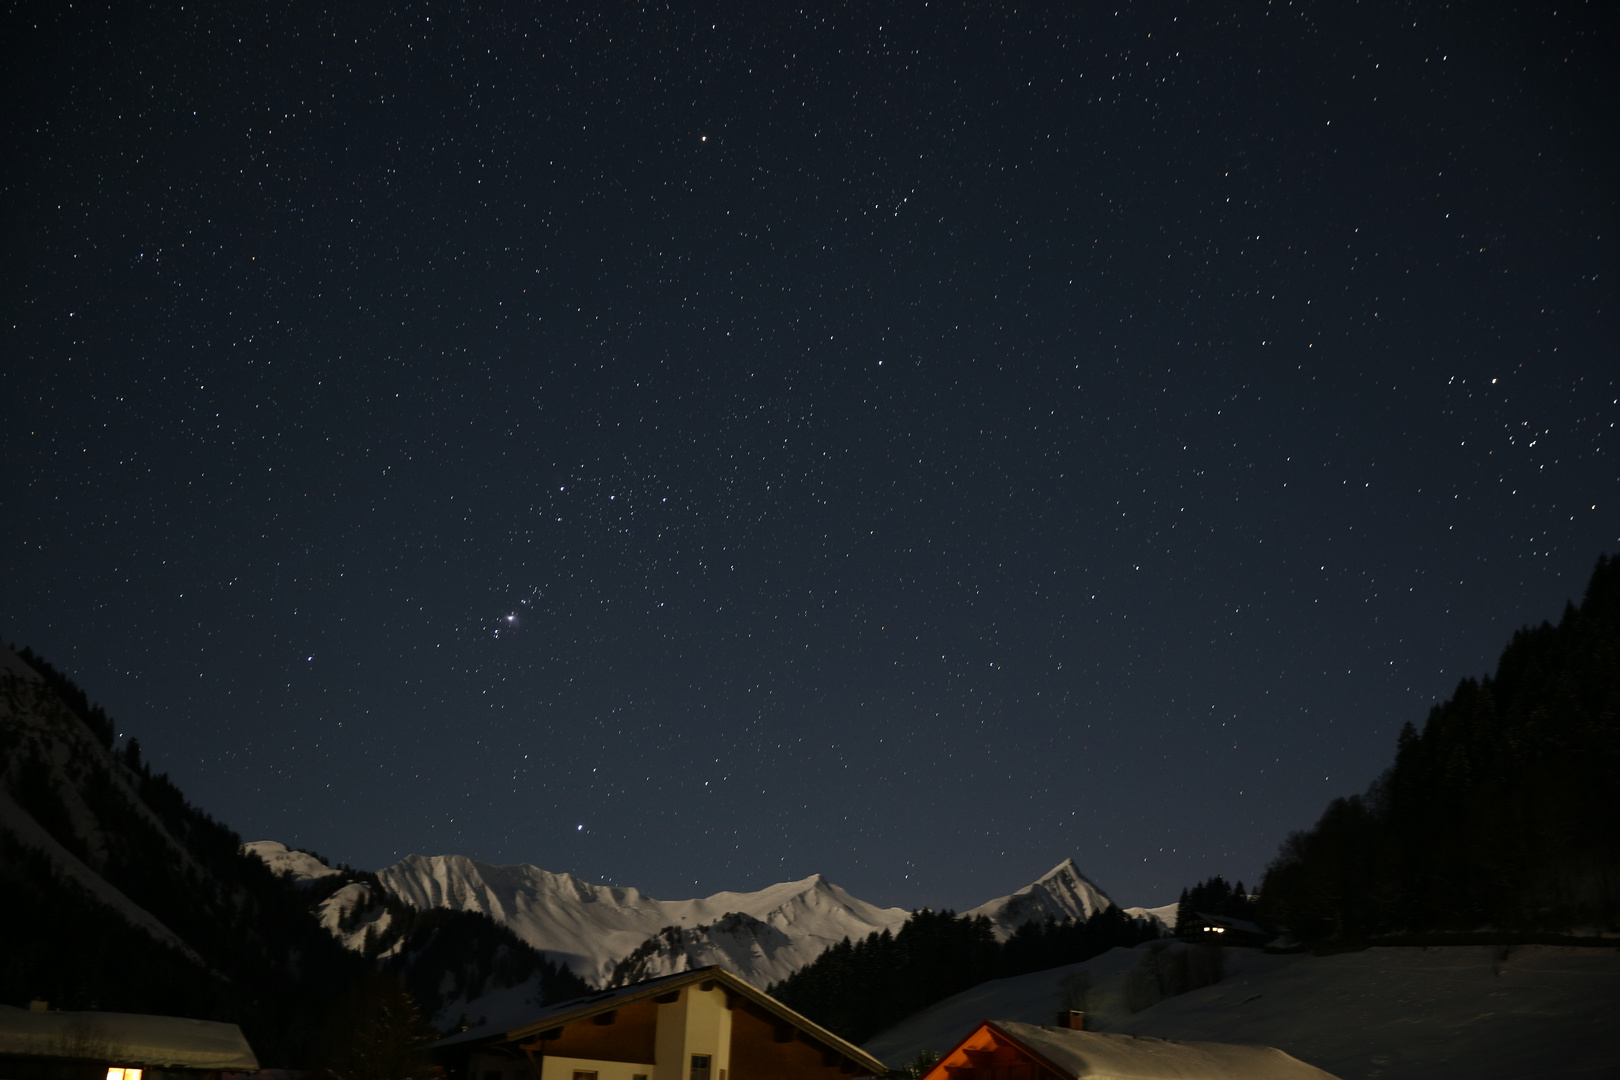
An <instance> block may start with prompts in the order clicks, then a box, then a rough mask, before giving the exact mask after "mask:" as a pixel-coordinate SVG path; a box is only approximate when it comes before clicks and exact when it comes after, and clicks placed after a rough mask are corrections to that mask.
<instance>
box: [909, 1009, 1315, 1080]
mask: <svg viewBox="0 0 1620 1080" xmlns="http://www.w3.org/2000/svg"><path fill="white" fill-rule="evenodd" d="M1081 1077H1099V1078H1101V1077H1107V1078H1108V1080H1334V1077H1333V1075H1332V1074H1331V1073H1325V1072H1323V1071H1322V1070H1321V1069H1318V1068H1316V1067H1315V1066H1314V1065H1307V1064H1305V1063H1304V1062H1303V1061H1300V1060H1299V1059H1298V1058H1295V1057H1290V1056H1289V1055H1288V1054H1285V1053H1283V1052H1282V1051H1281V1050H1277V1049H1275V1048H1273V1047H1270V1046H1241V1045H1237V1044H1233V1043H1208V1042H1176V1041H1174V1040H1171V1039H1150V1038H1140V1037H1138V1036H1135V1035H1112V1034H1105V1033H1103V1032H1099V1031H1074V1030H1071V1029H1069V1028H1060V1027H1037V1026H1035V1025H1034V1024H1020V1023H1016V1022H1014V1021H1011V1020H998V1021H986V1022H984V1023H982V1024H980V1025H979V1026H978V1027H977V1028H975V1029H974V1030H973V1032H972V1034H970V1035H969V1036H968V1037H967V1038H965V1039H963V1040H962V1041H961V1042H960V1043H958V1044H957V1045H956V1046H955V1047H954V1048H953V1049H952V1050H951V1052H950V1053H948V1054H946V1055H945V1056H944V1057H943V1058H941V1059H940V1060H939V1063H938V1064H936V1065H935V1066H934V1067H933V1068H932V1069H931V1070H929V1071H928V1072H927V1073H924V1074H923V1080H1080V1078H1081Z"/></svg>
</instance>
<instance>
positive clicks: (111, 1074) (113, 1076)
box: [107, 1067, 141, 1080]
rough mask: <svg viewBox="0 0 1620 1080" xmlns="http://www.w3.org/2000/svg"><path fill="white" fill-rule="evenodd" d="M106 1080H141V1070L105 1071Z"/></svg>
mask: <svg viewBox="0 0 1620 1080" xmlns="http://www.w3.org/2000/svg"><path fill="white" fill-rule="evenodd" d="M107 1080H141V1070H139V1069H120V1068H117V1067H114V1068H110V1069H108V1070H107Z"/></svg>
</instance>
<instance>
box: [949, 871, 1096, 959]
mask: <svg viewBox="0 0 1620 1080" xmlns="http://www.w3.org/2000/svg"><path fill="white" fill-rule="evenodd" d="M1112 903H1113V901H1112V900H1110V899H1108V894H1107V893H1105V892H1103V891H1102V890H1101V889H1100V888H1098V887H1097V885H1096V884H1095V883H1094V882H1092V881H1091V879H1090V878H1088V877H1086V875H1084V874H1082V873H1081V872H1080V868H1079V867H1078V866H1076V865H1075V864H1074V860H1073V859H1064V860H1063V861H1062V862H1060V863H1058V864H1057V865H1056V866H1054V867H1052V869H1050V870H1048V871H1047V872H1046V873H1044V874H1042V875H1041V876H1040V878H1038V879H1037V880H1035V881H1033V882H1031V883H1030V884H1028V885H1025V886H1024V887H1023V888H1022V889H1019V890H1018V891H1017V892H1015V893H1013V894H1012V895H1010V896H998V897H996V899H994V900H991V901H989V902H988V903H984V904H980V905H979V906H978V907H976V908H974V909H972V910H971V911H967V912H964V913H963V914H965V915H983V916H984V917H986V918H987V919H989V920H990V921H991V922H992V923H994V924H995V927H996V938H997V940H999V941H1005V940H1007V938H1009V937H1011V936H1012V934H1013V931H1015V930H1017V929H1018V928H1019V927H1020V926H1023V925H1024V924H1025V923H1027V922H1045V921H1047V920H1048V919H1050V920H1052V921H1054V922H1062V921H1063V920H1065V919H1088V918H1090V917H1091V916H1092V915H1093V914H1094V913H1096V912H1098V911H1101V910H1103V909H1104V908H1106V907H1108V905H1109V904H1112Z"/></svg>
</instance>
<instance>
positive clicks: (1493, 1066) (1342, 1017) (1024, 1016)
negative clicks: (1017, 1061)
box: [865, 945, 1620, 1080]
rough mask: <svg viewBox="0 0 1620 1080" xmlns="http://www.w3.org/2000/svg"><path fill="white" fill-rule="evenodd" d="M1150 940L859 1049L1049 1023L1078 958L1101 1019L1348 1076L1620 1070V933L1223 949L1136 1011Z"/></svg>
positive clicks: (1099, 1024)
mask: <svg viewBox="0 0 1620 1080" xmlns="http://www.w3.org/2000/svg"><path fill="white" fill-rule="evenodd" d="M1161 948H1162V946H1161ZM1171 948H1172V949H1180V948H1184V947H1183V946H1179V945H1175V946H1171ZM1150 952H1151V946H1139V947H1138V948H1136V949H1115V950H1113V951H1111V952H1109V953H1106V954H1104V955H1103V956H1099V957H1097V958H1095V959H1093V960H1089V961H1086V962H1085V963H1083V964H1072V965H1069V966H1067V967H1063V968H1054V969H1052V970H1051V971H1042V972H1036V973H1035V974H1033V975H1023V976H1019V977H1018V978H1013V979H1001V980H997V981H996V982H992V983H985V984H983V985H981V986H977V987H974V988H973V989H971V990H968V991H965V992H964V993H961V994H958V995H957V996H955V997H953V998H949V999H947V1000H946V1001H942V1002H940V1003H939V1004H938V1005H935V1006H933V1007H932V1008H930V1009H927V1010H925V1011H924V1012H922V1013H920V1014H918V1015H917V1016H914V1017H912V1018H911V1019H909V1020H907V1021H905V1022H904V1023H902V1024H900V1025H898V1026H897V1027H895V1028H893V1029H891V1030H889V1031H887V1032H884V1033H883V1034H882V1035H879V1036H878V1037H877V1038H875V1039H873V1040H871V1041H870V1042H869V1043H867V1045H866V1047H865V1049H866V1050H867V1051H868V1052H870V1053H872V1054H875V1055H876V1056H878V1057H880V1058H882V1059H883V1060H884V1061H887V1062H891V1063H901V1062H904V1061H908V1060H910V1059H911V1058H912V1057H913V1056H915V1055H916V1053H917V1052H918V1051H919V1050H946V1049H949V1048H950V1047H951V1046H953V1045H955V1043H956V1042H957V1041H958V1040H959V1039H961V1038H962V1037H963V1036H965V1035H966V1034H967V1033H968V1032H969V1031H971V1030H972V1029H973V1027H974V1025H975V1024H977V1023H978V1022H979V1021H980V1020H1001V1019H1007V1020H1020V1021H1024V1022H1026V1023H1035V1024H1050V1023H1052V1022H1053V1020H1054V1019H1055V1017H1056V1014H1057V1011H1058V1010H1059V1008H1061V1007H1063V1005H1064V1004H1065V998H1066V996H1068V995H1069V993H1070V992H1071V991H1073V990H1074V989H1076V987H1077V980H1076V978H1075V976H1076V975H1077V974H1079V973H1082V972H1083V973H1084V981H1085V982H1087V983H1089V987H1090V996H1091V999H1092V1000H1091V1001H1090V1002H1088V1006H1089V1011H1088V1017H1089V1019H1090V1021H1091V1026H1093V1027H1094V1028H1095V1029H1097V1030H1101V1031H1120V1032H1129V1033H1135V1034H1140V1035H1153V1036H1157V1037H1159V1038H1166V1039H1185V1040H1201V1041H1209V1042H1231V1043H1258V1044H1261V1045H1265V1046H1275V1047H1277V1048H1279V1049H1282V1050H1286V1051H1287V1052H1288V1053H1290V1054H1292V1055H1293V1056H1295V1057H1297V1058H1299V1059H1300V1060H1302V1061H1306V1062H1309V1063H1310V1064H1312V1065H1315V1066H1317V1067H1318V1068H1321V1069H1325V1070H1327V1071H1328V1072H1330V1073H1333V1074H1334V1075H1336V1076H1339V1077H1343V1078H1344V1080H1419V1078H1423V1080H1435V1078H1445V1077H1459V1078H1462V1077H1467V1078H1473V1080H1498V1078H1500V1080H1508V1078H1510V1077H1512V1078H1515V1080H1520V1078H1526V1077H1548V1078H1551V1077H1570V1078H1578V1077H1594V1078H1595V1077H1600V1076H1601V1077H1616V1076H1620V1021H1617V1019H1616V1018H1617V1017H1620V949H1611V948H1577V947H1565V946H1543V945H1525V946H1519V947H1517V948H1515V949H1513V950H1512V951H1511V952H1509V953H1508V955H1507V956H1506V957H1505V958H1503V957H1502V955H1501V952H1500V950H1498V949H1495V948H1490V947H1485V946H1445V947H1434V948H1427V949H1424V948H1378V949H1367V950H1365V951H1362V952H1354V953H1341V954H1339V955H1336V956H1310V955H1291V956H1272V955H1267V954H1264V953H1260V952H1257V951H1254V950H1247V949H1226V950H1223V953H1224V955H1225V967H1226V971H1227V974H1226V977H1225V978H1224V979H1222V980H1221V981H1220V982H1218V983H1216V984H1214V985H1212V986H1206V987H1204V988H1203V989H1201V990H1193V991H1191V992H1188V993H1185V994H1181V995H1179V996H1176V997H1170V998H1166V999H1164V1000H1162V1001H1160V1002H1159V1003H1158V1004H1156V1005H1152V1006H1150V1007H1148V1008H1146V1009H1143V1010H1142V1011H1140V1012H1135V1013H1132V1012H1129V1011H1128V1009H1127V1008H1126V1004H1127V1001H1126V998H1127V997H1128V995H1127V992H1126V988H1127V986H1128V984H1129V983H1130V982H1131V979H1132V975H1131V971H1132V969H1133V968H1135V967H1137V965H1139V964H1142V963H1144V962H1145V957H1147V956H1148V955H1149V954H1150ZM1161 955H1162V954H1161ZM1137 978H1138V984H1139V985H1140V976H1138V977H1137Z"/></svg>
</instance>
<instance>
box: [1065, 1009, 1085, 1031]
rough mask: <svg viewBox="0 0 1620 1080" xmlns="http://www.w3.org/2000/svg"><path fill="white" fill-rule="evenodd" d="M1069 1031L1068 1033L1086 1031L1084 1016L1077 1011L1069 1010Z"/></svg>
mask: <svg viewBox="0 0 1620 1080" xmlns="http://www.w3.org/2000/svg"><path fill="white" fill-rule="evenodd" d="M1069 1030H1070V1031H1084V1030H1086V1014H1085V1013H1083V1012H1081V1011H1080V1010H1079V1009H1070V1010H1069Z"/></svg>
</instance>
